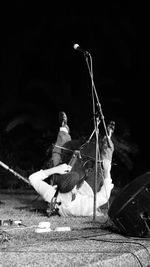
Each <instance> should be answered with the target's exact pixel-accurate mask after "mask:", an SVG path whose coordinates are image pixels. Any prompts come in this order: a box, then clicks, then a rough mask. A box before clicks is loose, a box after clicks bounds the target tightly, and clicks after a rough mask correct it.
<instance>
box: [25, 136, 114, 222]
mask: <svg viewBox="0 0 150 267" xmlns="http://www.w3.org/2000/svg"><path fill="white" fill-rule="evenodd" d="M106 141H107V140H106V139H104V142H103V146H102V147H103V148H104V153H101V155H102V167H103V169H102V172H103V184H102V186H101V188H100V189H99V191H98V192H96V215H97V216H98V215H102V213H101V206H103V205H104V204H106V203H107V202H108V201H109V198H110V195H111V191H112V189H113V187H114V185H113V182H112V178H111V162H112V155H113V151H114V146H113V143H112V141H111V140H110V145H109V146H108V145H107V142H106ZM71 171H72V166H70V165H68V164H66V163H62V164H56V165H55V166H54V167H52V168H49V169H44V170H40V171H38V172H35V173H33V174H31V175H30V176H29V181H30V184H31V185H32V186H33V188H34V189H35V190H36V192H37V193H39V194H40V195H41V196H42V198H43V199H44V200H45V201H46V202H48V203H51V202H52V200H53V198H54V197H55V194H56V192H57V201H56V202H55V208H56V209H57V212H58V214H59V215H60V216H64V217H68V216H92V215H93V210H94V209H93V205H94V192H93V190H92V187H91V186H90V183H88V179H87V180H86V179H85V180H84V181H83V182H82V184H80V183H79V182H80V179H79V176H78V175H75V176H74V177H73V179H72V176H68V179H67V180H65V179H64V180H62V184H64V185H65V186H64V187H65V192H62V191H61V190H58V191H57V189H58V185H57V184H53V185H50V184H48V183H46V181H45V179H47V177H49V176H51V175H53V174H57V177H58V180H60V181H61V178H62V176H63V175H66V174H69V173H71ZM79 184H80V185H79Z"/></svg>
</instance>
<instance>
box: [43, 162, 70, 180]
mask: <svg viewBox="0 0 150 267" xmlns="http://www.w3.org/2000/svg"><path fill="white" fill-rule="evenodd" d="M71 168H72V167H71V166H70V165H67V164H66V163H64V164H61V165H58V166H55V167H52V168H50V169H46V170H43V172H44V174H45V176H47V177H48V176H51V175H53V174H56V173H57V174H66V173H68V172H70V171H71Z"/></svg>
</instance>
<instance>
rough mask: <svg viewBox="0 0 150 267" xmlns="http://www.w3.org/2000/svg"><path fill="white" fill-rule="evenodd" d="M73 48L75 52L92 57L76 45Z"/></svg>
mask: <svg viewBox="0 0 150 267" xmlns="http://www.w3.org/2000/svg"><path fill="white" fill-rule="evenodd" d="M73 48H74V49H75V50H78V51H79V52H81V53H83V54H84V56H89V55H90V53H89V52H88V51H86V50H84V49H82V48H81V47H80V46H79V45H78V44H74V45H73Z"/></svg>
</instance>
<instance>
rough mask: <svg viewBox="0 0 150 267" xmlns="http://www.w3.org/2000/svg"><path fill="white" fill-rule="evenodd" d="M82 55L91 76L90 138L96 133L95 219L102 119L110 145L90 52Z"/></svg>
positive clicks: (94, 216)
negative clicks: (91, 125)
mask: <svg viewBox="0 0 150 267" xmlns="http://www.w3.org/2000/svg"><path fill="white" fill-rule="evenodd" d="M84 56H85V59H86V63H87V67H88V70H89V74H90V77H91V89H92V102H93V119H94V131H93V133H92V135H91V137H90V138H92V136H93V134H94V133H95V134H96V155H95V177H94V205H93V220H94V221H95V219H96V194H97V176H98V162H100V149H99V128H98V126H99V124H100V122H101V121H102V123H103V126H104V131H105V136H106V140H107V143H108V146H109V147H110V143H109V137H108V132H107V128H106V124H105V120H104V115H103V112H102V107H101V104H100V101H99V98H98V95H97V91H96V87H95V83H94V79H93V66H92V57H91V54H90V53H88V54H86V53H84ZM88 57H89V58H90V64H89V62H88ZM95 99H96V100H95ZM95 101H96V106H97V109H98V112H95ZM100 119H101V120H100ZM88 141H89V140H88Z"/></svg>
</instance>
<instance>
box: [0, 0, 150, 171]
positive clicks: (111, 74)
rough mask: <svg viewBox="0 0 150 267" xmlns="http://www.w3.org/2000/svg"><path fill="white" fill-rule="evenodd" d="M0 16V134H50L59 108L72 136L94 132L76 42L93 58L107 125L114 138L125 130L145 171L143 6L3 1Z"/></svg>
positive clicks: (145, 28) (146, 114) (145, 13)
mask: <svg viewBox="0 0 150 267" xmlns="http://www.w3.org/2000/svg"><path fill="white" fill-rule="evenodd" d="M1 14H2V16H1V26H0V27H1V46H0V47H1V50H0V51H1V65H0V77H1V84H0V86H1V87H0V90H1V97H0V126H1V132H2V133H5V134H6V135H9V137H10V138H11V133H12V132H13V133H15V135H16V136H17V138H18V139H19V138H20V139H21V138H22V136H21V135H19V134H20V132H19V130H18V126H19V125H20V124H21V125H23V124H24V125H25V124H30V126H31V129H34V130H36V131H41V130H42V131H45V132H46V131H55V130H56V129H57V128H58V112H59V111H60V110H64V111H65V112H66V113H67V115H68V119H69V123H70V128H71V131H72V134H73V135H75V134H77V132H78V130H79V132H84V131H86V133H88V134H89V135H90V134H91V132H92V131H93V127H94V126H93V110H92V94H91V80H90V76H89V72H88V68H87V64H86V60H85V57H84V55H83V54H82V53H80V52H79V51H76V50H75V49H74V48H73V45H74V44H76V43H77V44H79V45H80V46H81V47H82V48H83V49H85V50H87V51H89V52H90V54H91V56H92V60H93V74H94V82H95V87H96V90H97V94H98V97H99V101H100V104H101V107H102V111H103V115H104V117H105V120H106V122H107V120H109V119H111V120H115V122H116V128H115V131H116V134H117V135H121V136H123V135H124V136H125V135H127V134H128V133H127V132H128V130H129V131H130V141H131V142H133V143H135V144H137V145H138V146H139V148H140V155H141V156H140V160H139V161H140V162H141V161H142V166H144V167H142V168H141V170H140V171H145V170H149V159H148V152H149V148H150V144H149V134H150V130H149V126H148V122H149V95H148V91H149V71H148V65H149V57H148V54H149V9H148V6H146V5H144V2H143V3H140V4H137V3H136V4H134V3H132V1H131V2H130V3H129V4H127V3H126V4H120V3H118V4H117V3H111V1H110V2H109V1H105V3H99V5H98V6H97V5H95V4H94V3H93V5H92V3H90V4H87V5H86V6H84V7H82V6H81V5H78V4H77V3H75V2H74V3H73V4H71V3H70V4H68V5H67V4H65V3H57V2H56V3H54V4H53V6H51V2H50V1H40V2H36V1H35V2H34V1H22V0H20V1H16V2H15V4H14V1H11V2H10V3H9V2H5V3H4V4H3V5H2V4H1ZM102 127H103V126H102ZM9 137H7V138H8V139H9ZM8 139H7V140H8ZM10 150H11V147H10ZM31 150H32V148H31ZM139 161H138V164H139ZM137 173H138V172H137Z"/></svg>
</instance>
